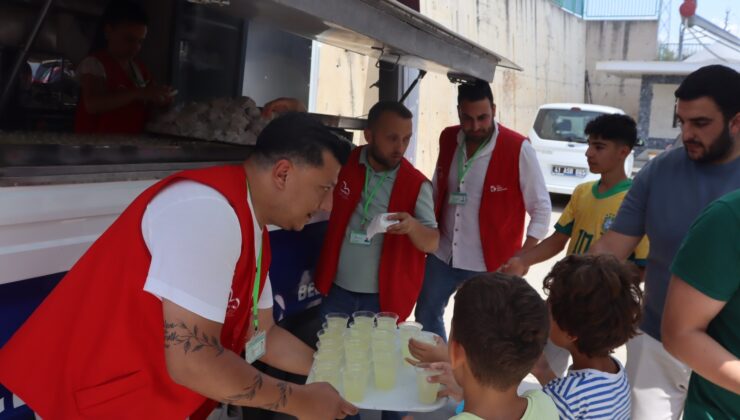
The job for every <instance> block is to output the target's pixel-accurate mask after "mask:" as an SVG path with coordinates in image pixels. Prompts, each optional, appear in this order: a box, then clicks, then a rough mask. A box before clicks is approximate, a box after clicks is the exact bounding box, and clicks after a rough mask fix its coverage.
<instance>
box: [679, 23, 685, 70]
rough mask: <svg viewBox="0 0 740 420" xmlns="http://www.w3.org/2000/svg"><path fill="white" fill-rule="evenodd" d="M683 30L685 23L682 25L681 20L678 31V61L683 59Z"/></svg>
mask: <svg viewBox="0 0 740 420" xmlns="http://www.w3.org/2000/svg"><path fill="white" fill-rule="evenodd" d="M684 30H686V25H684V23H683V21H682V22H681V27H680V28H679V32H678V61H683V32H684Z"/></svg>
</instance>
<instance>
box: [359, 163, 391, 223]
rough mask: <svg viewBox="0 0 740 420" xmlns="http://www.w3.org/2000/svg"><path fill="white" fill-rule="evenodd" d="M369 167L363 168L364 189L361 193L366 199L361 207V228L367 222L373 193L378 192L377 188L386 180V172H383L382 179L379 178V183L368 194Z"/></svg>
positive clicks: (373, 196)
mask: <svg viewBox="0 0 740 420" xmlns="http://www.w3.org/2000/svg"><path fill="white" fill-rule="evenodd" d="M370 175H371V174H370V165H368V166H366V167H365V189H364V190H363V193H364V194H365V195H367V198H366V199H365V204H363V205H362V226H365V224H366V223H367V221H368V220H369V219H368V217H367V210H368V208H369V207H370V203H372V201H373V198H375V193H377V192H378V188H380V186H381V185H383V183H384V182H385V179H386V178H388V172H387V171H386V172H383V177H382V178H380V181H378V182H377V183H376V184H375V186H374V187H373V189H372V191H370V193H369V194H368V187H369V186H370Z"/></svg>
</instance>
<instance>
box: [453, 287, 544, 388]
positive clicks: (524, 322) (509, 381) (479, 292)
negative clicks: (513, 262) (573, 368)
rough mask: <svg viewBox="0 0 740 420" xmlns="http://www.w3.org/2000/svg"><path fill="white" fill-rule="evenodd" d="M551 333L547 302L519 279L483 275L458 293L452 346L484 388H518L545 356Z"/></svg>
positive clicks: (461, 288)
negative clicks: (458, 349)
mask: <svg viewBox="0 0 740 420" xmlns="http://www.w3.org/2000/svg"><path fill="white" fill-rule="evenodd" d="M548 332H549V320H548V316H547V306H546V305H545V302H544V301H543V300H542V298H541V297H540V295H539V294H538V293H537V292H536V291H535V290H534V289H533V288H532V286H530V285H529V284H528V283H527V282H526V281H525V280H524V279H522V278H520V277H515V276H511V275H507V274H503V273H485V274H479V275H477V276H475V277H472V278H471V279H470V280H467V281H466V282H464V283H463V284H462V286H460V288H459V289H458V290H457V294H456V295H455V309H454V313H453V315H452V336H451V340H453V341H455V342H457V343H459V344H460V345H461V346H462V348H463V349H464V350H465V356H466V358H467V360H468V363H469V365H470V370H471V371H472V373H473V376H474V377H475V379H476V380H477V381H478V382H479V383H480V384H481V385H483V386H486V387H491V388H494V389H498V390H505V389H510V388H511V387H512V386H517V385H518V384H519V383H520V382H521V380H522V379H523V378H524V377H525V376H527V374H528V373H529V371H530V370H531V369H532V367H533V366H534V364H535V362H537V359H538V358H539V357H540V355H541V354H542V350H543V349H544V347H545V342H546V341H547V336H548Z"/></svg>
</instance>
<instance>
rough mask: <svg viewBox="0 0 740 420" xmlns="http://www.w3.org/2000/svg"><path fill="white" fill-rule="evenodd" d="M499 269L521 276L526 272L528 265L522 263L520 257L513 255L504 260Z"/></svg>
mask: <svg viewBox="0 0 740 420" xmlns="http://www.w3.org/2000/svg"><path fill="white" fill-rule="evenodd" d="M499 270H500V271H501V272H502V273H504V274H511V275H514V276H519V277H521V276H523V275H525V274H527V271H529V267H527V266H526V265H524V262H523V261H522V259H521V258H519V257H517V256H513V257H511V258H509V261H506V262H505V263H504V265H502V266H501V268H500V269H499Z"/></svg>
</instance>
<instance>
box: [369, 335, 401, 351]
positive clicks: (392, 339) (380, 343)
mask: <svg viewBox="0 0 740 420" xmlns="http://www.w3.org/2000/svg"><path fill="white" fill-rule="evenodd" d="M371 337H372V347H373V354H375V353H377V352H394V351H395V350H396V334H395V333H392V332H390V331H387V330H374V331H373V332H372V335H371Z"/></svg>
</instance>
